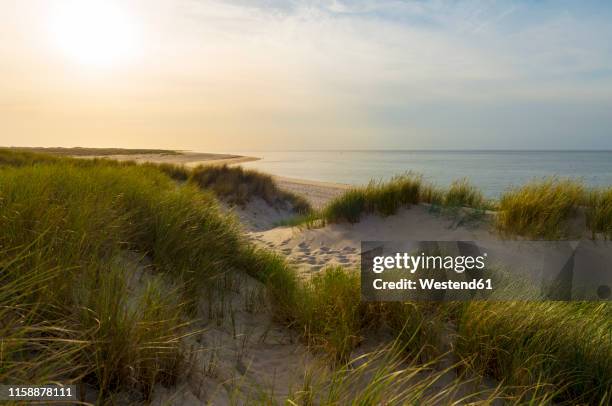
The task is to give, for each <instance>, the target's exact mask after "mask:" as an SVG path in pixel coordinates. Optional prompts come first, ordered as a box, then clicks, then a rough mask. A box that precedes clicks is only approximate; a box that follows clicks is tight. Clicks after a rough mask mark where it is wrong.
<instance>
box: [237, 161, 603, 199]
mask: <svg viewBox="0 0 612 406" xmlns="http://www.w3.org/2000/svg"><path fill="white" fill-rule="evenodd" d="M236 153H238V154H241V155H249V156H256V157H260V158H262V159H261V160H260V161H255V162H248V163H245V164H244V166H245V167H250V168H256V169H259V170H261V171H264V172H268V173H271V174H274V175H280V176H286V177H292V178H301V179H312V180H319V181H327V182H339V183H349V184H355V185H360V184H365V183H367V182H368V181H370V180H371V179H377V180H379V179H382V180H385V179H389V178H390V177H392V176H393V175H396V174H401V173H404V172H407V171H414V172H418V173H421V174H423V175H424V177H425V178H426V179H427V180H430V181H432V182H434V183H436V184H438V185H440V186H446V185H448V184H449V183H451V182H452V181H453V180H454V179H458V178H463V177H467V178H468V179H470V180H471V181H472V183H473V184H475V185H477V186H478V187H479V188H480V189H481V190H482V191H483V192H484V193H485V194H486V195H487V196H489V197H496V196H498V195H499V193H500V192H502V191H503V190H505V189H506V188H508V187H509V186H512V185H520V184H522V183H525V182H527V181H529V180H531V179H533V178H538V177H543V176H551V175H557V176H562V177H572V178H578V179H582V180H583V181H584V182H585V183H587V184H589V185H593V186H600V185H612V151H267V152H266V151H256V152H254V151H236Z"/></svg>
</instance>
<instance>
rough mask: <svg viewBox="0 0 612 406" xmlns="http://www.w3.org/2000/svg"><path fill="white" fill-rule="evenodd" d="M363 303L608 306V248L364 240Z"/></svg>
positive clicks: (611, 253)
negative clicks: (506, 302)
mask: <svg viewBox="0 0 612 406" xmlns="http://www.w3.org/2000/svg"><path fill="white" fill-rule="evenodd" d="M361 248H362V251H361V291H362V299H363V300H365V301H409V300H433V301H447V300H448V301H457V300H495V301H503V300H509V301H516V300H526V301H534V300H535V301H537V300H582V301H584V300H609V299H610V286H612V266H610V265H609V264H612V243H610V242H606V241H598V242H593V241H483V242H480V241H479V242H476V241H400V242H397V241H364V242H362V245H361Z"/></svg>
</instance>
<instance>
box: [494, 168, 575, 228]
mask: <svg viewBox="0 0 612 406" xmlns="http://www.w3.org/2000/svg"><path fill="white" fill-rule="evenodd" d="M584 193H585V188H584V187H583V186H582V184H580V183H578V182H576V181H572V180H564V179H557V178H549V179H544V180H541V181H533V182H531V183H528V184H526V185H524V186H521V187H518V188H514V189H512V190H509V191H508V192H506V193H504V194H503V195H502V196H501V198H500V201H499V212H498V214H497V218H496V228H497V229H498V230H499V231H500V232H502V233H504V234H516V235H522V236H526V237H530V238H548V239H558V238H563V237H566V236H567V233H568V229H567V223H568V221H569V219H570V218H571V217H572V216H573V215H574V214H575V213H576V210H577V208H578V206H579V205H580V204H582V203H583V202H584Z"/></svg>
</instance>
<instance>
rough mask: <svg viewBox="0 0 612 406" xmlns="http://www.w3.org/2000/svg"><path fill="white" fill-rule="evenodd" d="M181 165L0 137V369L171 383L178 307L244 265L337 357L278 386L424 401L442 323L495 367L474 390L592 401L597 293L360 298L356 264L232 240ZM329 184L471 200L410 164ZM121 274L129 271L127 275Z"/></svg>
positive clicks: (381, 196)
mask: <svg viewBox="0 0 612 406" xmlns="http://www.w3.org/2000/svg"><path fill="white" fill-rule="evenodd" d="M237 173H238V174H231V175H228V176H229V179H225V178H223V176H222V175H223V172H222V173H221V175H219V174H217V175H216V177H213V178H215V179H216V180H215V181H214V182H212V183H211V184H210V185H228V184H232V185H235V184H236V179H238V180H239V181H240V180H241V179H244V177H243V175H240V173H242V174H244V173H243V172H240V171H237ZM184 179H185V178H184V177H183V172H182V168H180V167H179V168H174V167H158V166H156V165H135V164H134V163H117V162H113V161H105V160H92V161H88V160H87V161H86V160H73V159H67V158H55V157H47V156H43V155H36V154H28V153H23V152H7V151H5V150H0V349H1V351H0V381H1V382H3V383H4V382H10V383H47V382H52V381H62V382H76V383H87V384H88V385H89V386H90V387H92V388H93V389H95V390H96V391H97V393H98V400H99V403H103V402H104V401H108V399H110V398H112V396H113V394H116V393H118V392H125V391H127V392H129V393H131V394H132V395H133V396H134V398H133V399H132V400H133V401H141V400H146V399H148V398H150V396H151V394H152V390H153V388H154V387H155V386H156V385H159V384H162V385H168V386H171V385H173V384H174V383H175V382H176V380H177V378H178V377H179V376H180V372H181V371H182V370H183V369H184V368H185V363H186V362H188V354H186V348H185V346H184V345H183V343H182V341H183V338H184V337H185V336H186V335H189V334H192V333H194V329H195V327H194V325H193V318H194V317H195V316H196V306H195V305H196V303H197V302H198V301H199V300H200V299H202V296H201V295H202V294H203V292H206V289H205V288H206V284H207V283H208V281H210V280H211V279H214V278H216V277H218V276H219V275H224V274H227V273H232V272H246V273H248V274H249V275H251V276H252V277H254V278H256V279H258V280H259V281H261V282H263V283H264V285H265V286H266V290H267V295H268V299H269V301H270V303H271V305H272V310H273V312H274V316H275V318H276V320H277V321H279V322H282V323H284V324H286V325H287V326H290V327H291V328H293V329H294V330H295V331H298V332H300V336H301V337H303V341H304V342H305V343H307V344H309V345H310V346H311V348H313V349H315V350H317V352H318V353H325V354H329V358H330V359H331V360H333V365H335V366H336V367H337V368H332V376H331V377H330V379H328V380H326V381H325V382H323V383H321V384H320V385H319V386H317V385H305V388H303V390H301V391H299V393H294V394H292V395H291V396H290V398H291V399H292V400H294V401H296V402H297V401H304V402H306V403H307V401H308V399H311V400H313V401H314V400H317V402H316V403H320V404H346V403H350V402H353V403H355V402H356V403H359V402H361V403H362V404H372V403H377V402H380V401H382V400H385V399H387V398H386V397H385V396H387V394H388V393H389V392H388V391H395V390H398V391H400V392H399V393H397V397H396V398H395V399H397V400H398V404H399V403H402V402H404V401H405V402H408V403H410V402H412V403H414V404H427V401H428V399H430V396H431V393H430V392H429V391H430V389H431V387H432V385H433V384H434V382H435V379H430V377H431V376H438V378H436V379H440V376H439V375H436V374H437V372H436V373H433V370H432V369H431V368H430V366H429V364H428V362H433V361H432V360H435V359H436V358H437V357H441V356H443V355H444V352H445V351H446V350H447V346H446V344H445V339H446V338H447V336H448V334H449V329H448V326H449V325H454V326H456V328H457V335H458V337H457V338H456V340H455V343H454V347H455V350H456V354H457V355H459V356H460V357H461V360H460V361H459V362H460V363H461V365H460V366H458V367H455V368H454V369H457V368H458V369H460V370H461V369H465V370H466V371H476V372H477V373H479V374H482V375H485V376H490V377H493V378H495V379H497V380H499V381H500V382H501V383H502V385H503V388H502V387H501V386H500V388H495V391H494V392H495V393H494V394H491V395H490V396H489V395H487V399H489V397H490V398H491V399H493V398H497V399H499V398H500V397H503V398H504V399H507V400H509V402H510V403H511V404H512V403H513V402H516V403H517V404H524V403H529V402H530V401H532V403H533V404H537V403H538V402H539V400H542V401H548V400H550V398H551V397H554V399H555V401H557V402H566V403H568V404H572V403H576V402H583V403H589V402H590V403H592V404H597V403H600V404H605V402H606V401H609V399H610V386H611V384H612V383H611V382H610V377H611V376H612V369H611V362H612V354H611V351H612V350H611V346H612V338H611V331H612V327H611V324H610V320H611V319H612V318H611V317H610V316H611V310H610V308H609V306H607V305H606V304H603V305H602V304H597V303H589V304H581V303H557V302H543V303H517V304H512V303H511V304H507V303H504V304H499V303H484V302H473V303H468V304H444V305H442V304H422V303H366V302H362V301H361V298H360V289H359V283H360V281H359V278H358V273H357V272H355V271H354V270H345V269H341V268H337V267H335V268H329V269H326V270H323V271H322V272H320V273H319V274H317V275H316V276H314V277H313V278H312V279H310V280H307V281H304V280H302V279H300V278H298V276H297V274H296V273H295V271H294V270H293V269H292V268H291V267H290V266H288V265H287V263H286V262H285V260H284V259H283V258H282V257H281V256H278V255H276V254H273V253H271V252H269V251H266V250H263V249H259V248H256V247H254V246H252V245H250V244H249V243H248V242H247V241H246V239H245V238H244V237H243V236H242V235H241V234H240V231H239V225H238V224H237V222H236V220H235V219H234V218H233V217H232V216H230V215H228V214H224V212H223V211H222V210H221V209H220V207H219V205H218V202H217V200H216V197H215V195H213V193H211V192H207V191H206V190H207V188H208V187H205V188H204V189H203V188H202V187H200V184H199V182H197V183H196V182H195V181H193V182H189V181H188V182H180V183H179V182H176V181H175V180H181V181H183V180H184ZM259 182H260V181H258V180H257V179H256V180H255V181H254V183H255V184H260V183H259ZM266 182H267V181H261V184H265V183H266ZM238 183H240V182H238ZM555 184H556V183H553V184H552V185H549V186H547V187H545V188H544V190H545V191H548V192H547V193H546V195H547V196H548V195H550V196H553V197H554V199H552V200H553V201H554V200H555V199H557V200H565V198H562V199H558V196H559V195H562V196H563V193H565V192H562V191H559V190H570V191H573V192H574V194H575V195H576V196H575V200H573V201H575V202H587V203H584V204H587V205H588V208H587V213H589V211H588V210H591V211H590V214H589V219H590V220H589V224H590V227H591V228H592V229H593V230H598V231H597V232H598V233H606V231H605V230H609V228H606V227H608V224H609V218H610V217H609V210H608V209H609V207H608V206H609V196H608V194H609V193H608V192H607V191H604V190H602V191H599V192H598V194H596V195H592V197H591V199H590V200H586V199H583V197H582V195H581V192H579V191H580V190H581V189H580V188H575V187H573V188H569V189H563V188H561V189H559V188H557V189H559V190H557V189H555V187H554V185H555ZM205 185H209V184H208V183H206V182H205ZM247 187H248V186H247ZM261 187H262V188H263V189H262V190H264V193H269V191H268V192H265V190H266V187H268V186H261ZM564 187H565V186H564ZM210 188H211V189H213V190H214V186H211V187H210ZM535 189H537V190H541V189H539V188H535ZM549 189H552V190H553V191H554V190H557V191H556V192H554V193H553V191H550V190H549ZM257 190H258V189H257V188H254V189H253V193H254V195H257V194H256V193H255V192H256V191H257ZM216 193H218V192H216ZM230 193H231V192H230ZM534 194H535V195H537V193H535V192H534ZM349 195H350V194H349ZM527 195H529V196H531V195H530V194H527ZM521 196H523V197H524V194H522V195H521ZM262 198H263V197H262ZM361 198H364V199H363V200H362V201H361V203H359V200H360V199H361ZM343 199H345V200H342V199H340V201H344V202H345V203H346V207H343V206H342V205H339V206H337V208H336V210H337V211H336V217H335V218H342V219H345V220H349V221H350V219H353V220H355V219H358V218H359V216H360V215H361V214H362V213H363V212H367V211H373V212H380V213H386V214H392V213H393V212H394V210H397V209H398V207H400V206H399V205H398V204H397V203H395V201H399V202H400V204H401V205H409V204H414V203H418V202H425V201H429V202H435V203H436V204H441V205H449V206H450V205H458V206H463V205H476V204H478V205H480V204H483V200H482V199H481V196H480V195H479V194H478V193H477V192H476V191H474V190H473V188H472V187H471V186H469V185H467V184H465V183H464V182H457V183H456V184H455V185H453V186H451V188H450V189H449V190H448V191H445V192H441V191H439V190H438V189H435V188H432V187H431V186H429V185H426V184H423V183H422V182H421V180H420V178H418V177H414V176H412V177H404V178H396V179H395V181H394V183H393V184H392V186H386V185H384V184H371V185H370V186H368V188H365V190H360V191H358V193H354V194H353V195H352V197H351V199H346V198H343ZM532 200H533V199H526V198H523V199H519V202H520V203H521V204H523V206H525V205H526V206H527V207H529V208H532V207H535V208H536V209H532V210H531V211H527V212H528V213H530V215H531V214H532V213H534V212H535V213H537V212H538V210H539V209H540V208H541V206H542V204H543V203H541V202H540V201H539V200H537V199H536V200H537V201H538V202H539V203H538V205H534V206H532V205H530V204H526V203H529V202H531V201H532ZM545 200H546V199H545ZM546 201H548V200H546ZM347 202H348V203H347ZM355 202H357V203H355ZM485 203H486V202H485ZM577 204H579V203H572V204H571V205H570V209H568V210H570V211H571V210H572V209H573V208H575V206H576V205H577ZM580 204H583V203H580ZM519 206H520V205H519V204H518V203H517V205H516V206H514V207H515V208H516V209H517V210H519ZM552 206H553V207H557V206H556V205H555V204H553V205H552ZM355 207H358V208H359V210H354V208H355ZM347 213H348V214H349V216H348V218H347ZM545 213H548V212H545ZM351 216H352V217H351ZM535 218H536V219H537V217H535ZM547 221H550V220H547ZM544 230H547V228H546V227H544ZM555 235H556V234H555ZM140 258H142V259H143V260H142V261H140ZM143 264H146V265H147V266H144V265H143ZM135 276H136V278H135ZM135 279H139V280H142V283H140V284H136V285H134V284H133V282H131V281H133V280H135ZM380 333H385V334H382V335H380ZM379 335H380V336H382V337H397V343H398V345H399V346H401V347H402V351H401V354H402V355H401V357H400V359H398V358H396V357H397V356H398V355H397V353H395V352H394V353H393V355H392V356H391V358H389V359H388V362H387V363H384V362H383V364H382V365H383V366H382V367H381V368H380V369H379V368H376V367H374V366H375V365H380V364H379V363H377V362H378V361H377V362H370V361H367V362H364V363H362V362H361V361H357V362H355V360H353V354H354V351H355V350H356V349H359V348H360V345H361V344H363V343H364V342H366V341H367V340H368V337H372V336H374V337H378V336H379ZM385 356H386V355H385ZM359 365H367V366H368V368H373V370H372V371H373V372H372V371H370V370H368V372H366V370H365V369H367V368H365V367H364V368H361V367H360V366H359ZM427 371H430V372H432V373H431V374H429V373H425V375H423V373H424V372H427ZM372 377H375V379H371V378H372ZM364 381H365V382H364ZM362 382H363V383H362ZM400 382H401V383H402V385H399V383H400ZM457 384H458V383H457ZM404 389H405V390H404ZM394 393H395V392H394ZM446 395H447V394H444V395H442V394H440V396H441V398H440V399H443V400H445V399H447V398H445V397H444V396H446ZM474 396H476V393H475V392H474V393H472V392H470V393H469V396H468V397H469V398H472V397H474ZM530 396H533V398H531V400H530V398H529V397H530ZM534 399H535V400H537V401H534ZM534 402H535V403H534Z"/></svg>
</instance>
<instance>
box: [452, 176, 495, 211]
mask: <svg viewBox="0 0 612 406" xmlns="http://www.w3.org/2000/svg"><path fill="white" fill-rule="evenodd" d="M443 202H444V205H446V206H448V207H469V208H473V209H485V208H491V204H490V203H489V202H487V200H486V199H485V197H484V196H483V194H482V192H481V191H480V190H478V189H477V188H476V187H475V186H474V185H472V184H470V183H469V181H468V180H467V179H461V180H456V181H454V182H453V183H452V184H451V185H450V187H449V188H448V190H447V191H446V193H445V194H444V198H443Z"/></svg>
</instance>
